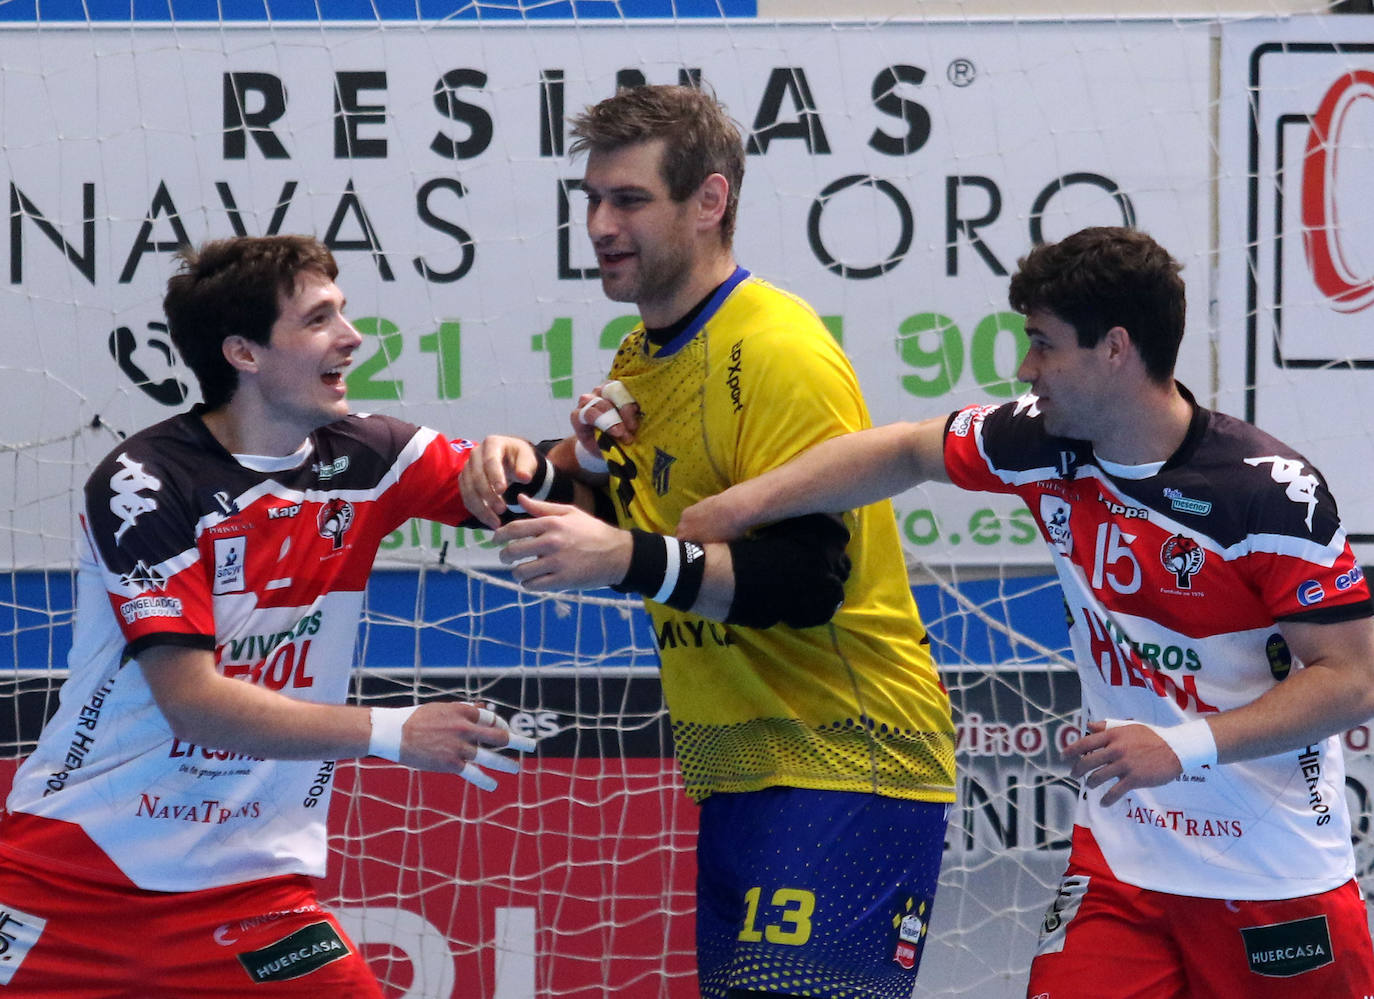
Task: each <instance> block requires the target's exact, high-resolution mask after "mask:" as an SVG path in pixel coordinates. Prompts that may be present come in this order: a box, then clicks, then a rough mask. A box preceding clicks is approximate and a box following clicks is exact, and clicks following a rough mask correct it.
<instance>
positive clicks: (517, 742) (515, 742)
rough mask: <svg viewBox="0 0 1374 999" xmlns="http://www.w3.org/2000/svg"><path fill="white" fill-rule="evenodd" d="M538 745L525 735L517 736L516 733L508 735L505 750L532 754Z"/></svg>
mask: <svg viewBox="0 0 1374 999" xmlns="http://www.w3.org/2000/svg"><path fill="white" fill-rule="evenodd" d="M538 745H539V743H538V742H536V741H535V740H534V739H531V738H530V737H529V736H527V735H519V734H518V733H516V732H512V733H511V734H510V740H509V741H508V742H507V743H506V748H507V749H514V750H515V751H516V752H520V753H532V752H534V750H535V748H536V747H537V746H538Z"/></svg>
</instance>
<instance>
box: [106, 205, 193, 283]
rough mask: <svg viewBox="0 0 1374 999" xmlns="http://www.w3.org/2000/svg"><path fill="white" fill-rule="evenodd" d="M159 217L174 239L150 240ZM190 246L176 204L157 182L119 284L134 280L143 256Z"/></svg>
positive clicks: (189, 238) (171, 251) (170, 251)
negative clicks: (163, 217)
mask: <svg viewBox="0 0 1374 999" xmlns="http://www.w3.org/2000/svg"><path fill="white" fill-rule="evenodd" d="M159 215H166V216H167V222H168V224H169V225H171V227H172V234H173V235H174V236H175V237H176V238H175V239H172V240H157V241H153V240H151V239H150V237H151V236H152V233H153V226H154V225H155V224H156V223H157V218H158V216H159ZM190 245H191V237H190V236H188V235H186V227H185V226H184V225H182V224H181V213H180V212H178V211H177V206H176V204H175V203H174V202H173V201H172V195H171V192H169V191H168V190H167V182H166V181H162V180H160V181H158V182H157V191H155V192H154V193H153V203H152V204H151V205H149V206H148V214H147V215H145V216H144V217H143V226H142V227H141V228H140V229H139V230H138V236H137V238H136V239H134V245H133V247H132V248H131V249H130V250H129V259H128V260H126V261H124V269H123V270H122V271H120V273H119V283H120V284H128V283H129V282H130V281H132V280H133V279H134V271H136V270H138V264H139V261H140V260H142V259H143V255H144V254H146V253H149V252H151V251H154V250H156V251H158V252H162V253H175V252H176V251H177V250H179V249H181V248H182V247H183V246H190Z"/></svg>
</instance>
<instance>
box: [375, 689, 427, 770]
mask: <svg viewBox="0 0 1374 999" xmlns="http://www.w3.org/2000/svg"><path fill="white" fill-rule="evenodd" d="M419 706H420V705H418V704H414V705H411V706H410V707H408V708H373V709H372V710H371V712H370V714H371V717H372V736H371V738H369V739H368V741H367V755H368V756H378V757H381V758H382V759H384V760H391V761H392V762H394V763H399V762H401V729H403V728H405V724H406V719H408V718H409V717H410V716H411V715H413V714H414V713H415V711H416V709H417V708H419Z"/></svg>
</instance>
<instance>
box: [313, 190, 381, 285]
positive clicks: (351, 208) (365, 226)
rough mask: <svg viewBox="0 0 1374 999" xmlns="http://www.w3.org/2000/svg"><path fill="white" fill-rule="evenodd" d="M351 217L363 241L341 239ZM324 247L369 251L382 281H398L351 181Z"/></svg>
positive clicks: (335, 211)
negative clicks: (359, 230) (345, 224)
mask: <svg viewBox="0 0 1374 999" xmlns="http://www.w3.org/2000/svg"><path fill="white" fill-rule="evenodd" d="M350 215H351V216H352V217H353V219H354V221H356V222H357V223H358V227H359V228H360V229H361V230H362V238H361V239H341V238H340V237H339V230H340V229H342V228H343V224H344V219H345V218H347V217H348V216H350ZM324 245H325V246H327V247H329V249H330V250H331V251H337V250H367V251H368V252H369V253H371V254H372V260H373V262H374V263H375V264H376V265H377V273H378V274H379V275H381V278H382V280H383V281H395V280H396V275H395V274H393V273H392V271H391V265H390V264H389V263H387V260H386V255H385V254H383V252H382V243H381V240H379V239H378V238H377V231H376V230H375V229H373V228H372V222H371V220H370V219H369V218H368V217H367V212H366V210H364V208H363V204H362V202H361V201H360V200H359V199H358V192H357V189H356V188H355V187H354V186H353V181H351V180H350V181H349V182H348V186H347V187H345V188H344V193H343V196H342V197H340V198H339V205H338V207H337V208H335V209H334V217H333V218H332V219H330V220H329V228H328V230H326V232H325V234H324Z"/></svg>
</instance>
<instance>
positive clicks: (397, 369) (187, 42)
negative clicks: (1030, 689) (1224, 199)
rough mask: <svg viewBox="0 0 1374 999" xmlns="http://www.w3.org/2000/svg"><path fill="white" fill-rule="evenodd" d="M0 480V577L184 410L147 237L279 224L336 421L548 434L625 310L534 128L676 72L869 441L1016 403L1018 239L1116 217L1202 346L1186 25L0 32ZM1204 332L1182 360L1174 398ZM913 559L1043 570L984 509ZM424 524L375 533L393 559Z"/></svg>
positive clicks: (926, 501)
mask: <svg viewBox="0 0 1374 999" xmlns="http://www.w3.org/2000/svg"><path fill="white" fill-rule="evenodd" d="M0 44H3V46H4V52H5V65H6V74H5V86H4V88H3V91H0V113H3V120H4V123H5V135H6V143H5V148H4V158H3V163H4V171H5V180H6V181H7V185H8V191H9V197H10V206H11V212H10V219H9V223H8V235H9V239H8V241H7V243H6V248H7V264H8V275H9V292H8V294H7V295H6V296H4V298H3V300H0V319H3V329H4V330H5V334H4V335H5V353H4V360H3V364H0V393H3V395H4V397H5V398H6V399H7V401H8V403H9V405H8V407H7V408H8V410H9V411H10V413H11V414H12V418H11V419H7V421H6V428H5V430H4V432H3V433H4V443H3V448H0V450H3V452H4V455H5V460H6V461H7V462H8V463H10V467H12V468H13V469H14V476H13V478H14V480H15V481H14V486H13V490H12V491H10V490H7V500H6V502H7V509H9V510H12V511H13V516H12V517H11V518H10V522H9V523H8V524H6V525H5V527H4V528H3V529H4V530H7V531H8V532H9V534H10V539H9V543H8V544H4V545H0V558H2V559H6V560H9V561H11V562H13V563H14V564H17V565H21V566H24V565H27V566H36V565H52V564H65V563H66V562H67V561H68V560H69V559H70V552H71V543H70V538H71V524H72V514H73V512H74V510H73V503H72V501H71V498H70V496H71V493H72V491H73V489H74V487H75V486H79V484H80V482H81V481H82V479H83V478H84V474H85V471H86V469H87V468H88V467H89V466H90V464H91V463H92V462H93V461H95V460H96V459H97V458H98V457H99V456H100V455H101V454H103V453H104V452H105V451H107V450H108V449H109V448H110V447H111V446H112V445H113V444H114V442H115V439H116V436H117V434H119V433H129V432H132V431H133V430H136V429H138V428H140V427H141V426H143V425H145V424H147V423H150V422H152V421H154V420H156V419H159V418H161V417H164V416H167V415H170V414H171V413H172V412H174V411H176V410H178V409H181V408H184V407H185V406H187V405H189V404H190V403H191V402H193V401H194V400H195V398H196V390H195V387H194V380H193V379H192V378H191V376H190V373H189V372H188V371H187V370H186V369H185V368H184V367H182V366H180V365H179V364H178V363H177V362H176V360H175V358H174V356H173V354H172V351H171V349H170V346H169V343H168V338H167V334H166V330H165V327H164V324H163V317H162V315H161V308H160V303H161V296H162V292H163V289H164V286H165V284H166V280H167V278H168V277H169V276H170V274H171V273H172V272H173V269H174V265H175V262H174V257H173V254H174V251H175V250H176V248H177V247H178V246H179V245H183V244H187V243H199V242H201V241H203V240H205V239H207V238H212V237H221V236H229V235H233V234H236V233H248V234H264V233H272V232H308V233H314V234H316V235H318V236H319V237H321V238H322V239H324V240H325V241H326V242H327V243H328V244H329V245H330V246H331V247H332V248H333V249H334V252H335V253H336V255H337V256H338V258H339V260H340V262H341V266H342V275H341V278H340V284H341V287H342V288H343V289H344V291H345V293H346V294H347V295H348V297H349V311H350V313H351V316H352V317H353V319H354V320H355V322H356V323H357V325H358V328H359V329H360V330H361V331H362V332H363V333H364V334H365V336H366V338H367V342H366V343H365V345H364V346H363V348H362V349H361V350H360V352H359V355H358V358H357V363H356V364H355V365H354V367H353V369H352V371H351V373H350V376H349V391H350V396H351V398H352V400H353V403H354V406H355V408H358V409H362V410H372V411H387V412H393V413H396V414H398V415H401V416H404V417H407V418H410V419H413V420H415V421H417V422H424V423H428V424H430V425H433V426H435V427H438V428H440V429H442V430H444V431H446V432H449V433H452V434H454V435H461V436H467V437H472V438H480V437H482V436H485V435H486V434H488V433H494V432H501V433H509V434H518V435H522V436H527V437H531V438H534V439H539V438H544V437H550V436H555V435H559V434H561V433H563V432H564V431H565V429H566V427H567V419H568V413H569V411H570V409H571V406H572V403H573V401H574V400H575V398H576V396H577V395H578V394H579V393H580V392H582V391H585V390H586V389H588V388H590V387H591V386H594V385H596V384H598V383H599V381H600V380H601V379H602V377H603V376H604V372H605V371H606V369H607V367H608V365H609V363H610V359H611V357H612V354H613V351H614V348H615V346H616V344H617V343H618V342H619V340H620V339H621V337H622V336H623V335H624V333H625V332H626V331H627V329H628V328H629V326H630V324H632V323H633V321H634V320H633V318H632V317H631V316H630V315H629V314H628V313H629V309H628V308H627V306H625V305H623V304H617V303H612V302H609V301H607V300H606V299H605V298H604V296H603V295H602V293H601V290H600V287H599V282H598V280H597V277H598V275H597V271H596V268H595V259H594V257H593V255H592V253H591V250H590V247H589V245H588V241H587V239H586V235H585V232H584V230H583V227H582V223H581V218H582V215H583V212H584V207H583V200H582V195H581V194H580V192H579V191H578V189H577V188H578V180H579V177H580V174H581V169H582V164H581V163H580V162H576V161H574V160H573V159H572V158H571V157H570V156H569V154H568V148H569V144H570V138H569V135H568V127H567V124H566V119H567V117H568V116H570V115H572V114H575V113H576V112H578V111H580V110H581V109H582V108H583V107H585V106H586V105H587V104H589V103H593V102H595V101H597V100H599V99H600V98H602V97H605V96H607V95H609V94H610V93H612V92H614V90H615V89H616V87H617V86H621V85H626V84H633V83H638V82H643V81H648V82H656V83H657V82H675V81H679V80H686V81H700V82H701V83H702V84H703V85H706V86H709V87H711V88H712V89H713V90H714V91H715V92H716V93H717V94H718V96H719V97H720V98H721V99H722V100H723V101H724V102H725V104H726V105H727V106H728V108H729V109H730V111H731V113H732V114H733V116H734V117H735V118H736V119H737V120H738V121H739V122H740V124H741V126H742V129H743V131H744V133H745V134H746V136H747V139H748V152H749V156H748V166H747V174H746V178H745V181H744V186H743V192H742V196H743V205H742V209H741V219H740V229H739V234H738V237H737V251H738V258H739V260H740V262H741V263H742V264H743V265H744V266H746V267H748V268H749V269H750V270H752V271H753V272H755V273H757V274H759V275H761V276H763V277H766V278H768V279H770V280H772V281H773V282H774V283H776V284H778V285H781V286H782V287H784V288H788V289H790V290H793V291H796V292H798V293H800V294H802V295H803V296H805V297H806V298H807V299H808V300H809V301H810V302H811V303H812V304H813V305H814V306H815V307H816V309H817V311H818V312H819V313H820V314H821V315H822V316H823V317H825V321H826V323H827V325H828V326H829V328H830V329H831V330H832V332H833V333H834V335H835V336H836V337H838V338H839V339H840V340H841V341H842V342H843V344H844V346H845V348H846V350H847V352H848V353H849V355H850V357H851V358H852V360H853V363H854V365H855V368H856V370H857V372H858V374H859V377H860V380H861V383H862V384H863V386H864V389H865V392H866V394H867V396H868V400H869V403H870V408H871V410H872V414H873V417H874V419H875V421H877V422H887V421H891V420H895V419H899V418H918V417H925V416H931V415H937V414H940V413H943V412H947V411H949V410H950V409H952V408H954V407H956V406H957V405H961V404H964V403H966V402H988V401H999V400H1005V399H1009V398H1012V397H1014V396H1015V395H1017V394H1019V393H1020V391H1021V390H1022V389H1023V386H1021V385H1019V384H1018V383H1016V382H1015V380H1014V376H1015V371H1016V365H1017V360H1018V358H1019V355H1020V351H1021V350H1022V345H1023V342H1024V334H1023V333H1022V330H1021V319H1020V317H1019V316H1017V315H1016V314H1015V313H1012V312H1011V311H1010V310H1009V308H1008V306H1007V304H1006V286H1007V277H1008V274H1009V273H1010V272H1011V271H1012V270H1014V269H1015V267H1016V261H1017V259H1018V257H1019V256H1021V255H1023V254H1024V253H1025V252H1026V251H1027V250H1029V248H1030V247H1031V246H1032V245H1033V243H1034V242H1036V241H1037V240H1043V239H1056V238H1060V237H1062V236H1064V235H1067V234H1068V233H1070V232H1072V231H1074V230H1076V229H1078V228H1081V227H1082V226H1085V225H1089V224H1121V223H1134V224H1136V225H1139V226H1141V227H1143V228H1146V229H1148V230H1149V231H1151V232H1152V233H1154V234H1155V235H1156V236H1157V237H1158V238H1159V239H1160V241H1161V242H1163V243H1164V244H1165V245H1166V246H1168V247H1169V248H1170V250H1172V251H1173V252H1174V253H1175V254H1176V255H1177V256H1178V257H1179V258H1180V259H1181V260H1183V261H1184V262H1185V264H1186V266H1187V270H1186V275H1187V278H1188V280H1189V282H1190V286H1191V289H1192V295H1191V301H1192V302H1193V313H1194V316H1193V326H1194V328H1196V329H1203V328H1205V305H1206V302H1207V298H1208V293H1207V284H1206V282H1207V273H1208V271H1207V261H1208V257H1207V253H1208V236H1209V231H1208V224H1207V208H1208V184H1207V171H1208V157H1209V154H1210V151H1211V145H1210V140H1209V134H1208V121H1209V119H1208V93H1207V82H1208V72H1207V67H1208V48H1207V45H1208V37H1207V27H1206V26H1205V25H1203V24H1188V23H1180V22H1174V21H1169V22H1157V23H1156V22H1130V23H1121V22H1112V23H1086V24H1069V23H1062V22H1061V23H1057V24H1038V23H1017V24H1010V23H1006V24H996V23H933V24H923V23H901V22H890V23H889V22H885V23H883V24H882V25H881V26H878V25H861V24H848V25H846V24H765V23H758V22H753V21H744V22H726V23H724V24H721V23H714V24H704V23H702V22H700V21H690V20H688V21H681V22H678V23H675V24H665V23H661V22H658V23H650V24H639V25H630V24H625V23H614V22H609V23H608V22H591V21H588V22H581V23H578V24H575V25H574V24H567V23H564V24H547V23H544V24H536V23H526V24H511V23H509V22H493V23H481V24H480V25H475V24H472V23H461V22H443V23H432V24H423V25H417V24H415V23H409V24H406V23H387V22H378V23H373V24H370V25H359V24H355V23H316V24H301V23H298V22H278V23H272V24H256V25H255V24H251V23H250V24H242V23H235V24H221V25H213V26H211V25H197V24H190V25H188V24H185V23H181V24H177V25H175V26H167V25H165V24H158V23H151V22H145V23H140V24H138V25H136V26H134V27H133V28H132V29H130V28H129V27H128V26H123V27H112V26H98V25H79V26H76V25H73V26H66V27H64V26H60V25H59V26H50V25H47V24H44V25H41V26H39V25H15V26H10V27H6V28H4V29H3V35H0ZM1208 365H1209V361H1208V344H1207V342H1206V337H1205V336H1203V335H1195V336H1194V337H1192V338H1190V340H1189V342H1188V343H1187V345H1186V349H1185V358H1184V370H1185V371H1187V372H1189V374H1188V376H1187V377H1188V378H1189V379H1190V380H1191V381H1193V383H1194V385H1195V387H1198V388H1200V389H1204V390H1205V389H1206V387H1207V386H1206V385H1205V384H1204V383H1205V382H1206V381H1207V377H1208V376H1207V372H1208ZM898 508H899V512H900V514H901V523H902V528H903V532H904V537H905V540H906V543H907V545H908V546H909V547H910V548H911V549H912V550H913V551H914V552H916V553H917V554H918V555H920V556H921V557H923V558H928V559H930V560H932V561H946V562H949V561H954V562H961V563H979V562H1013V561H1019V562H1043V560H1044V556H1043V554H1042V549H1041V546H1040V542H1039V540H1038V538H1037V537H1036V536H1035V532H1034V529H1033V526H1032V525H1031V523H1030V521H1029V517H1028V516H1027V515H1026V514H1025V512H1024V511H1020V512H1016V511H1018V508H1019V504H1018V503H1017V502H1016V501H1013V500H1005V499H996V500H993V499H987V500H984V499H982V498H971V497H967V496H961V495H959V494H958V493H957V492H955V491H953V490H952V489H950V490H946V489H944V488H931V489H927V490H920V491H914V492H913V493H911V494H909V495H906V496H904V497H902V498H901V500H900V501H899V503H898ZM444 541H449V542H450V547H451V551H450V557H451V558H454V559H460V560H461V559H470V560H475V561H479V562H480V561H485V562H487V563H490V562H491V560H492V557H491V553H490V551H489V550H487V549H483V548H481V546H480V545H476V544H470V543H467V539H465V538H462V537H460V536H458V535H455V534H453V533H452V532H444V533H442V534H441V536H440V537H439V538H438V540H437V541H436V540H435V539H434V538H431V537H430V536H428V534H427V533H426V532H425V531H421V530H417V531H414V532H411V533H405V534H398V535H397V537H395V538H393V539H391V543H390V544H389V546H388V547H387V550H386V555H387V557H388V558H390V559H393V560H395V561H396V562H399V563H402V564H404V563H406V562H407V560H408V559H410V560H411V562H412V563H413V558H412V556H413V555H414V554H415V552H416V551H417V550H418V549H419V548H422V547H423V548H426V549H430V550H432V549H434V548H437V547H439V546H440V545H442V543H443V542H444Z"/></svg>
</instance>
